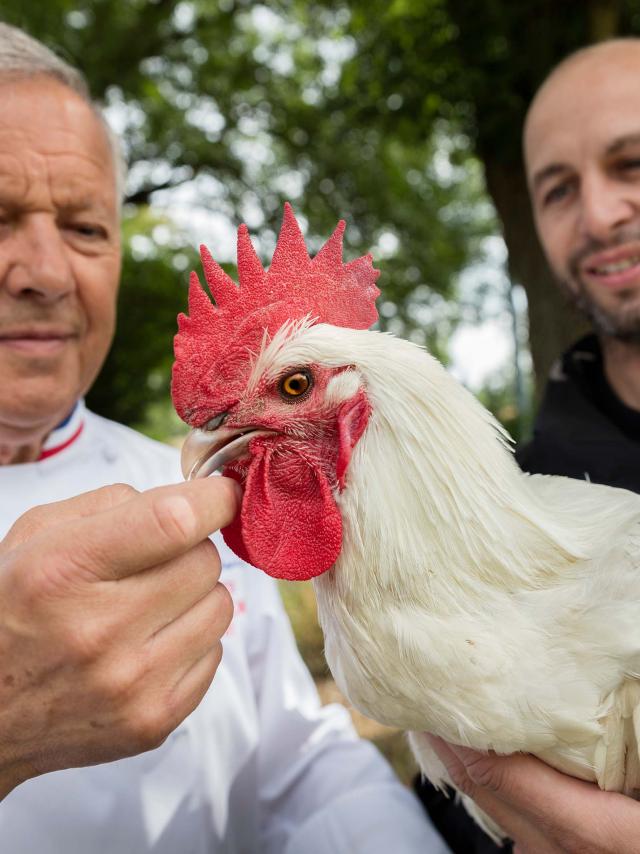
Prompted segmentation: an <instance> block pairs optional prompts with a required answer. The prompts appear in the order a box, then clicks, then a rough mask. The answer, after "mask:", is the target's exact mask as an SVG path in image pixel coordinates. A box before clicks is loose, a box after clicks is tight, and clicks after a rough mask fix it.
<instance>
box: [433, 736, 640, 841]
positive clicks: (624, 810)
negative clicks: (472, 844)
mask: <svg viewBox="0 0 640 854" xmlns="http://www.w3.org/2000/svg"><path fill="white" fill-rule="evenodd" d="M429 740H430V742H431V744H432V746H433V749H434V750H435V752H436V753H437V754H438V756H439V758H440V760H441V762H442V763H443V765H444V766H445V767H446V769H447V771H448V773H449V776H450V777H451V779H452V781H453V782H454V784H455V785H456V786H457V787H458V789H460V791H461V792H462V793H463V794H465V795H468V796H469V797H471V798H473V800H474V801H475V802H476V804H477V805H478V806H479V807H480V809H482V810H484V812H486V813H487V814H488V815H489V816H491V818H493V819H494V820H495V821H496V822H497V823H498V824H499V825H500V827H501V828H502V829H503V830H504V832H505V833H506V834H507V835H508V836H509V837H510V838H511V839H513V840H514V843H515V847H514V854H638V851H640V803H638V802H637V801H634V800H632V799H631V798H628V797H625V796H624V795H619V794H616V793H614V792H603V791H601V790H600V789H599V788H598V787H597V786H596V785H594V784H592V783H585V782H584V781H582V780H577V779H575V778H574V777H568V776H566V775H565V774H561V773H560V772H559V771H556V770H555V769H553V768H551V767H550V766H548V765H546V764H545V763H544V762H541V761H540V760H539V759H535V758H534V757H533V756H525V755H523V754H516V755H514V756H495V755H493V754H486V753H479V752H477V751H475V750H470V749H468V748H465V747H459V746H456V745H451V744H448V743H447V742H445V741H443V740H442V739H440V738H437V737H435V736H430V737H429Z"/></svg>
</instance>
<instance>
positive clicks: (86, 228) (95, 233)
mask: <svg viewBox="0 0 640 854" xmlns="http://www.w3.org/2000/svg"><path fill="white" fill-rule="evenodd" d="M67 228H68V229H69V230H70V231H73V232H75V234H78V235H80V237H88V238H101V237H105V236H106V232H105V230H104V228H102V226H100V225H91V224H90V223H85V222H79V223H71V224H69V225H68V226H67Z"/></svg>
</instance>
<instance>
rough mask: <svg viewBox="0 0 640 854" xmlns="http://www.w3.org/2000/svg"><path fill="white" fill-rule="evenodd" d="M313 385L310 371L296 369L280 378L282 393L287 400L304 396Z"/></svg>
mask: <svg viewBox="0 0 640 854" xmlns="http://www.w3.org/2000/svg"><path fill="white" fill-rule="evenodd" d="M311 385H312V380H311V374H310V373H309V372H308V371H296V372H295V373H294V374H289V375H288V376H286V377H284V378H283V379H281V380H280V394H281V395H282V396H283V397H284V399H285V400H296V399H299V398H301V397H303V396H304V395H305V394H306V393H307V392H308V391H309V389H310V388H311Z"/></svg>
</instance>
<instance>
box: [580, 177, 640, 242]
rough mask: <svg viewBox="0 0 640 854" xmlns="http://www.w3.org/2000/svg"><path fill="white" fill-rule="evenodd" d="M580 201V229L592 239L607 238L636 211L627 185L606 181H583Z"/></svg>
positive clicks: (631, 217)
mask: <svg viewBox="0 0 640 854" xmlns="http://www.w3.org/2000/svg"><path fill="white" fill-rule="evenodd" d="M581 201H582V205H581V226H582V231H583V232H584V236H586V237H590V238H592V239H594V240H599V241H605V240H607V239H608V238H610V237H611V235H612V234H613V233H614V232H615V231H616V230H617V229H619V228H621V227H622V226H624V225H626V224H627V223H629V222H631V221H632V220H633V219H634V217H636V216H637V213H638V211H637V210H636V206H635V204H634V202H633V200H632V199H631V198H629V194H628V191H627V188H626V187H625V186H624V185H622V186H621V185H618V184H616V183H615V182H608V181H606V180H592V181H590V182H585V183H584V184H583V188H582V199H581Z"/></svg>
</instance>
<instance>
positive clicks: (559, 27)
mask: <svg viewBox="0 0 640 854" xmlns="http://www.w3.org/2000/svg"><path fill="white" fill-rule="evenodd" d="M0 18H1V19H3V20H5V21H7V22H8V23H12V24H15V25H17V26H20V27H22V28H24V29H25V30H27V31H28V32H30V33H32V34H33V35H34V36H36V37H37V38H39V39H41V40H42V41H43V42H45V43H46V44H48V45H49V46H50V47H52V48H53V49H54V50H55V51H57V52H58V53H60V54H61V55H62V56H63V57H64V58H66V59H67V60H69V61H70V62H71V63H73V64H76V65H78V66H79V67H80V68H82V69H83V70H84V72H85V74H86V75H87V78H88V80H89V83H90V87H91V91H92V93H93V95H94V97H95V98H96V99H97V100H98V101H100V102H101V103H102V104H103V105H104V107H105V109H106V112H107V115H108V118H109V120H110V122H111V123H112V125H113V126H114V128H115V129H116V130H117V131H118V132H119V133H120V134H121V136H122V138H123V140H124V147H125V151H126V155H127V159H128V162H129V166H130V171H129V176H128V181H127V191H126V200H125V205H124V212H123V234H124V250H125V257H124V267H123V276H122V287H121V292H120V298H119V321H118V330H117V334H116V340H115V346H114V348H113V349H112V352H111V354H110V356H109V358H108V360H107V362H106V364H105V366H104V369H103V371H102V373H101V376H100V378H99V380H98V382H97V383H96V385H95V387H94V388H93V389H92V391H91V393H90V395H89V401H88V402H89V405H90V406H91V407H92V408H93V409H94V410H96V411H98V412H100V413H101V414H104V415H106V416H108V417H111V418H115V419H116V420H118V421H122V422H124V423H127V424H132V425H133V426H136V427H138V428H141V429H143V430H144V431H146V432H147V433H150V434H151V435H154V436H156V437H157V438H163V439H167V438H171V437H172V436H173V435H176V436H177V435H179V434H180V431H181V425H180V423H179V421H178V419H177V416H175V415H174V414H173V410H172V407H171V404H170V401H169V394H168V389H169V377H170V369H171V362H172V347H171V344H172V337H173V334H174V331H175V328H176V322H175V318H176V314H177V313H178V311H180V310H182V309H183V308H184V307H185V305H186V286H187V281H188V272H189V270H190V269H193V268H195V267H197V264H198V261H197V252H196V247H197V245H198V243H199V242H200V241H203V242H206V243H207V244H208V245H209V247H210V248H211V250H212V252H213V254H214V256H215V257H216V258H217V259H218V260H220V261H223V262H226V263H225V266H228V267H229V269H230V271H231V268H232V267H233V261H234V256H235V248H234V232H235V228H236V227H237V225H238V224H239V223H240V222H241V221H244V222H246V223H247V224H248V225H249V227H250V229H251V231H252V233H253V234H254V235H255V242H256V246H257V248H258V250H259V252H260V254H261V256H262V258H263V261H264V262H265V263H266V262H268V259H269V258H270V256H271V253H272V251H273V247H274V244H275V239H276V233H277V228H278V225H279V220H280V216H281V210H282V203H283V201H284V200H285V199H289V200H290V201H291V202H292V203H293V204H294V207H295V209H296V212H297V213H298V215H299V216H300V219H301V222H302V224H303V226H304V227H306V233H307V241H308V245H309V246H310V248H311V249H312V250H317V249H318V248H319V246H320V245H321V243H322V241H323V239H324V238H326V237H327V236H328V234H329V233H330V232H331V231H332V230H333V228H334V226H335V223H336V221H337V219H339V218H340V217H345V218H346V219H347V223H348V228H347V233H346V240H345V243H346V255H347V257H348V258H353V257H356V256H357V255H359V254H363V253H364V252H367V251H369V250H372V252H373V255H374V258H375V260H376V264H377V266H379V267H380V268H381V270H382V276H381V278H380V280H379V284H380V285H381V288H382V291H383V294H382V297H381V299H380V301H379V309H380V325H381V326H382V327H383V328H386V329H389V330H391V331H394V332H396V333H397V334H400V335H404V336H407V337H410V338H412V339H414V340H416V341H418V342H420V343H424V344H426V345H427V346H428V347H429V348H430V349H431V351H432V352H434V353H435V354H437V355H438V356H439V357H440V358H441V359H442V360H443V361H445V362H450V361H451V360H452V356H454V355H455V350H456V341H460V340H461V335H462V333H461V330H467V331H469V330H478V331H480V330H484V332H483V334H482V335H481V336H480V337H477V338H473V339H472V342H475V343H474V344H472V346H471V348H470V347H469V346H467V348H466V350H464V351H460V352H463V358H464V359H465V360H466V361H467V362H468V363H470V367H471V368H473V367H474V363H475V362H477V363H482V362H483V361H486V357H487V353H486V352H484V351H490V350H494V349H495V347H496V346H497V344H498V342H496V341H492V340H490V337H491V335H492V334H494V335H495V334H499V335H500V339H501V341H502V347H503V358H502V362H501V367H500V368H499V369H497V370H494V371H493V373H492V374H491V375H490V376H488V377H487V376H485V378H484V381H483V382H482V383H481V384H480V385H478V381H476V382H475V384H474V390H475V391H476V392H477V393H478V394H479V396H480V397H481V399H482V400H483V402H484V403H485V404H486V405H487V406H489V408H491V409H492V410H493V411H494V412H495V413H496V414H497V415H498V417H499V418H500V419H501V420H502V421H503V423H505V425H506V426H507V428H508V429H509V430H510V431H511V432H512V434H513V435H514V436H515V437H516V438H518V437H520V436H521V435H522V433H523V432H526V430H527V426H528V423H529V420H530V415H531V411H532V407H531V401H532V399H533V397H534V394H535V390H536V389H538V390H539V389H540V388H541V386H542V384H543V382H544V378H545V376H546V373H547V371H548V368H549V366H550V363H551V361H552V360H553V358H554V357H555V356H556V355H557V354H558V353H559V352H560V351H561V349H562V348H563V347H564V346H565V345H566V344H567V343H568V342H569V340H570V339H572V338H573V337H574V335H575V334H576V331H577V326H578V321H577V320H576V318H575V317H573V316H572V315H571V314H570V313H569V310H568V309H567V307H566V306H565V305H564V304H563V302H562V299H561V297H560V295H559V292H558V290H557V289H556V287H555V286H554V285H553V283H552V281H551V278H550V274H549V272H548V270H547V267H546V263H545V261H544V259H543V257H542V254H541V251H540V248H539V246H538V243H537V239H536V236H535V232H534V229H533V223H532V220H531V214H530V209H529V202H528V198H527V190H526V182H525V176H524V171H523V165H522V160H521V153H520V137H521V130H522V123H523V119H524V115H525V111H526V108H527V105H528V103H529V101H530V100H531V98H532V96H533V94H534V92H535V90H536V88H537V87H538V85H539V84H540V82H541V81H542V79H543V78H544V77H545V76H546V74H547V73H548V72H549V70H550V69H551V68H552V66H553V65H554V64H555V63H556V62H558V61H559V60H560V59H561V58H562V57H563V56H564V55H566V54H567V53H568V52H570V51H571V50H574V49H576V48H578V47H580V46H582V45H585V44H589V43H591V42H595V41H598V40H600V39H603V38H608V37H611V36H614V35H616V34H621V35H631V34H640V0H528V2H524V0H351V2H343V0H337V2H325V0H271V2H269V3H268V4H267V3H256V2H251V0H218V2H214V0H46V2H43V0H3V3H2V7H1V9H0ZM459 336H460V337H459ZM505 341H506V342H507V343H506V350H504V347H505ZM529 353H530V354H531V357H532V358H529ZM453 361H454V366H455V363H456V362H459V361H460V353H458V359H457V360H456V359H454V360H453ZM461 373H462V376H463V378H464V377H465V370H464V367H463V369H462V371H461ZM466 376H468V377H470V376H472V374H471V373H469V374H466ZM282 592H283V596H284V600H285V604H286V606H287V608H288V611H289V614H290V616H291V618H292V622H293V624H294V630H295V632H296V638H297V640H298V644H299V646H300V649H301V651H302V653H303V656H304V657H305V660H306V661H307V664H308V665H309V667H310V669H311V671H312V673H313V674H314V676H315V678H316V682H317V684H318V688H319V690H320V693H321V696H322V697H323V699H325V700H326V699H331V700H333V699H340V698H339V697H337V696H336V689H335V685H334V684H333V682H332V680H330V679H329V678H327V677H328V673H327V669H326V664H325V662H324V655H323V642H322V637H321V632H320V629H319V627H318V625H317V622H316V621H315V614H314V612H315V605H314V599H313V592H312V589H311V588H310V586H309V585H301V584H286V583H285V584H283V585H282ZM354 717H355V721H356V725H357V726H358V729H359V731H360V732H361V733H362V734H363V735H365V736H367V737H370V738H372V739H373V740H374V741H376V742H377V743H378V745H379V746H380V747H381V748H382V749H383V750H384V751H385V752H386V753H387V755H388V756H390V758H391V759H392V761H393V763H394V765H395V767H396V769H397V770H398V772H399V773H400V775H401V776H403V778H404V779H409V778H410V776H411V775H412V774H413V773H414V771H413V764H412V762H411V760H410V759H409V757H408V751H407V748H406V745H405V742H404V739H403V737H402V736H401V735H400V734H398V733H394V732H393V731H389V730H388V729H386V728H382V727H379V726H378V725H375V724H373V723H372V722H370V721H366V720H364V719H362V717H361V716H360V717H358V716H357V715H356V716H354Z"/></svg>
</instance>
